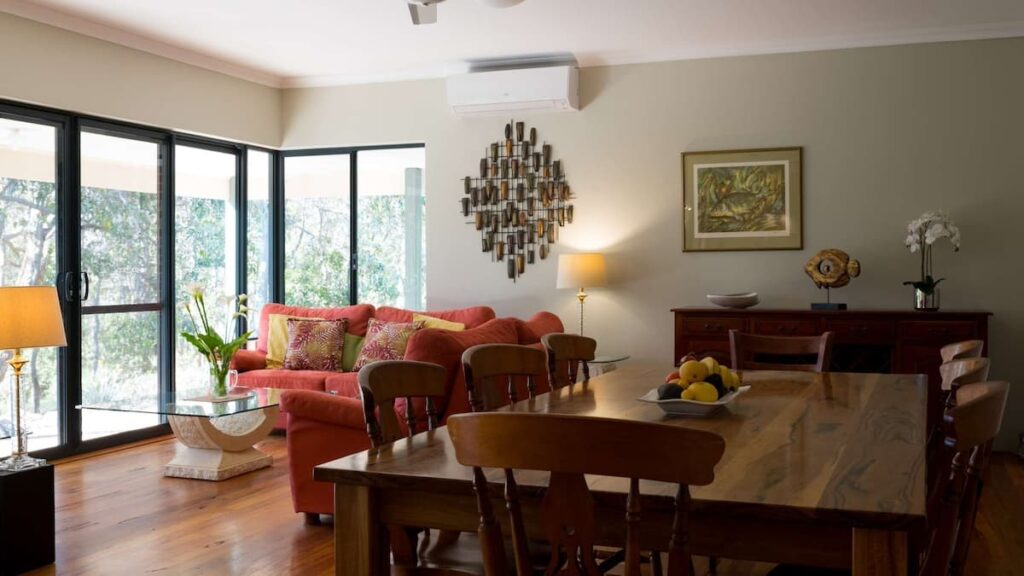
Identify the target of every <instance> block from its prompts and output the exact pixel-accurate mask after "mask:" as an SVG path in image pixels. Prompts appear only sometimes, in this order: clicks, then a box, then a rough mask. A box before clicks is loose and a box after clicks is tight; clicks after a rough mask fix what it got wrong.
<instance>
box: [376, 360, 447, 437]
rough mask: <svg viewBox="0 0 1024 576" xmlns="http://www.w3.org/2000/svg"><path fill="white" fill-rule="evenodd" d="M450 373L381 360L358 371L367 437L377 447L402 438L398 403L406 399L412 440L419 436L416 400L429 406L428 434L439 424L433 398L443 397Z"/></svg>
mask: <svg viewBox="0 0 1024 576" xmlns="http://www.w3.org/2000/svg"><path fill="white" fill-rule="evenodd" d="M446 374H447V370H445V369H444V367H443V366H438V365H437V364H431V363H429V362H413V361H411V360H382V361H380V362H374V363H372V364H367V365H366V366H364V367H363V368H362V369H360V370H359V392H360V394H361V395H362V401H363V416H364V417H365V418H366V433H367V434H368V435H369V436H370V443H371V444H373V446H374V447H377V446H381V445H383V444H389V443H391V442H394V441H395V440H398V439H400V438H402V437H403V436H404V435H403V433H402V429H401V426H399V424H398V413H397V412H396V410H395V400H396V399H398V398H405V423H406V425H407V428H408V434H409V436H412V435H413V434H415V433H416V424H417V423H416V410H415V408H414V404H413V399H414V398H423V399H424V401H425V403H426V420H427V422H426V425H427V430H433V429H434V428H436V427H437V424H438V414H437V409H436V408H435V406H434V400H433V397H443V396H444V393H445V381H446Z"/></svg>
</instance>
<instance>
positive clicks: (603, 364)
mask: <svg viewBox="0 0 1024 576" xmlns="http://www.w3.org/2000/svg"><path fill="white" fill-rule="evenodd" d="M626 360H629V354H602V355H600V356H594V359H593V360H591V361H590V362H587V364H589V365H590V375H591V376H600V375H601V374H604V373H606V372H611V371H612V370H615V369H616V368H617V367H618V363H619V362H625V361H626Z"/></svg>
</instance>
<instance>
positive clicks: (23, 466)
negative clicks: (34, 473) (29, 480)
mask: <svg viewBox="0 0 1024 576" xmlns="http://www.w3.org/2000/svg"><path fill="white" fill-rule="evenodd" d="M40 466H46V460H42V459H40V458H33V457H31V456H29V455H28V454H15V455H13V456H8V457H7V458H4V459H3V460H0V470H4V471H7V472H17V471H19V470H28V469H29V468H38V467H40Z"/></svg>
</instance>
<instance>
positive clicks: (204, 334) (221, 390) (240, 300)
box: [181, 286, 252, 397]
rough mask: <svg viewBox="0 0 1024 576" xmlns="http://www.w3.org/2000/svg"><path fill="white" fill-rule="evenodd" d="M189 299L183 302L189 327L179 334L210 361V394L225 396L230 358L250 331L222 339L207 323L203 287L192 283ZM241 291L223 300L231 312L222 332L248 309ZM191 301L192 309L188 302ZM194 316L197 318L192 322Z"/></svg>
mask: <svg viewBox="0 0 1024 576" xmlns="http://www.w3.org/2000/svg"><path fill="white" fill-rule="evenodd" d="M189 292H190V294H191V299H190V301H186V302H185V311H186V312H187V313H188V317H189V320H190V321H191V322H192V330H191V331H184V332H182V333H181V337H182V338H184V339H185V340H186V341H187V342H188V343H189V344H191V345H192V346H195V348H196V350H198V351H199V353H200V354H202V355H203V357H204V358H206V360H207V362H209V363H210V393H211V395H213V396H214V397H224V396H227V393H228V387H227V377H228V371H229V370H230V368H231V359H232V358H233V357H234V355H235V352H238V350H239V349H241V348H242V346H245V343H246V342H248V341H249V336H251V335H252V331H246V332H244V333H243V334H242V335H241V336H239V337H238V338H235V339H234V340H225V337H224V336H221V335H220V333H218V332H217V330H215V329H214V328H213V326H212V325H211V324H210V318H209V315H208V314H207V313H206V299H205V297H204V296H203V289H202V288H201V287H199V286H193V287H192V288H191V289H190V290H189ZM245 301H246V296H245V294H239V295H238V296H233V297H230V298H228V299H227V300H226V301H225V302H224V304H225V305H228V304H230V305H231V309H232V313H231V315H230V316H228V319H227V322H225V326H224V334H225V335H229V334H231V328H232V327H234V326H236V325H237V324H236V323H237V322H238V319H240V318H247V316H248V312H249V309H248V308H247V307H246V305H245ZM193 304H194V305H195V312H194V313H193V309H192V306H193ZM196 316H198V317H199V321H198V322H196Z"/></svg>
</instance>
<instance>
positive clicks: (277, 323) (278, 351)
mask: <svg viewBox="0 0 1024 576" xmlns="http://www.w3.org/2000/svg"><path fill="white" fill-rule="evenodd" d="M289 318H294V319H295V320H323V318H307V317H305V316H288V315H286V314H271V315H270V323H269V324H270V328H269V331H270V334H268V335H267V368H284V357H285V353H286V352H287V351H288V319H289Z"/></svg>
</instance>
